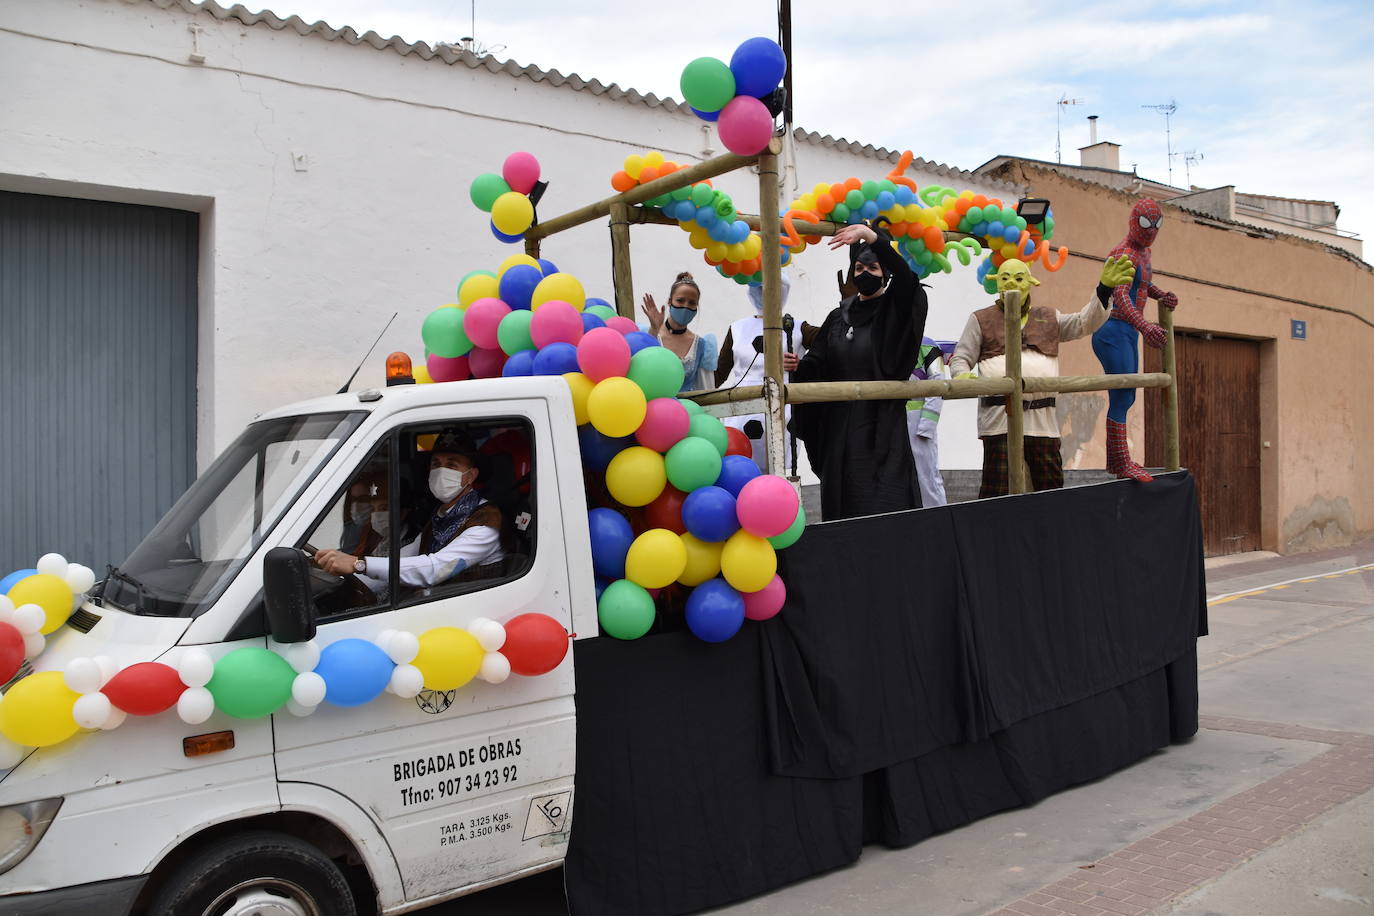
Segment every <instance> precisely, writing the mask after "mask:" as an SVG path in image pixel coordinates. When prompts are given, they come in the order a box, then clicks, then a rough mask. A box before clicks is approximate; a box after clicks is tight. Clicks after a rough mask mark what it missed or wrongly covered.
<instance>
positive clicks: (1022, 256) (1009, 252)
mask: <svg viewBox="0 0 1374 916" xmlns="http://www.w3.org/2000/svg"><path fill="white" fill-rule="evenodd" d="M922 194H923V195H926V194H929V200H930V201H931V202H932V203H933V206H934V207H935V208H937V209H938V210H939V214H938V221H939V222H940V223H942V224H944V225H946V226H948V227H949V228H950V229H952V230H954V231H956V232H964V233H968V234H969V235H972V236H976V237H978V238H981V239H983V241H984V242H985V243H986V246H987V247H988V248H989V249H990V252H991V253H990V254H989V255H988V257H987V259H986V260H984V261H983V262H982V263H981V264H979V265H978V282H979V283H981V284H982V285H983V289H984V290H986V291H987V292H989V293H996V292H997V281H996V280H994V279H992V276H991V274H994V273H996V272H997V268H998V267H1000V266H1002V262H1003V261H1005V260H1007V259H1008V258H1017V259H1018V260H1021V261H1024V262H1026V263H1027V264H1030V263H1031V262H1033V261H1036V260H1039V261H1040V263H1041V264H1043V265H1044V267H1045V269H1046V270H1047V271H1050V272H1051V273H1053V272H1054V271H1056V270H1059V269H1060V268H1061V267H1063V266H1064V262H1065V261H1067V260H1068V257H1069V250H1068V249H1067V248H1065V247H1063V246H1062V245H1061V246H1060V248H1059V251H1058V252H1057V254H1056V259H1055V260H1053V261H1052V260H1051V259H1050V243H1049V240H1050V238H1051V237H1052V236H1053V235H1054V211H1053V210H1051V209H1049V208H1046V211H1045V216H1044V218H1043V219H1042V220H1041V221H1039V222H1035V223H1031V222H1028V221H1027V220H1026V218H1025V217H1023V216H1021V215H1020V214H1018V213H1017V212H1016V208H1015V207H1008V206H1006V205H1004V204H1003V203H1002V201H1000V200H998V199H997V198H995V197H991V198H990V197H986V196H985V195H982V194H974V193H973V192H972V191H963V192H955V191H954V190H953V189H951V188H938V187H927V188H926V189H925V191H923V192H922ZM963 241H964V242H968V241H969V240H968V239H965V240H963ZM960 261H961V262H962V263H964V264H968V260H967V259H966V258H965V257H964V256H963V255H960ZM942 269H944V270H945V271H946V272H948V269H949V268H948V261H946V262H945V263H944V265H942Z"/></svg>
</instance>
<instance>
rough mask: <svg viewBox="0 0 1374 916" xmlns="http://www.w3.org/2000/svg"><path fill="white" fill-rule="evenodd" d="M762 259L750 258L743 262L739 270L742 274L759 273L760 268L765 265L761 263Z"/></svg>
mask: <svg viewBox="0 0 1374 916" xmlns="http://www.w3.org/2000/svg"><path fill="white" fill-rule="evenodd" d="M762 260H763V259H762V258H750V259H749V260H747V261H744V262H742V263H741V264H740V266H739V272H740V273H742V274H756V273H758V272H759V268H760V267H762V266H763V265H762V263H761V262H762Z"/></svg>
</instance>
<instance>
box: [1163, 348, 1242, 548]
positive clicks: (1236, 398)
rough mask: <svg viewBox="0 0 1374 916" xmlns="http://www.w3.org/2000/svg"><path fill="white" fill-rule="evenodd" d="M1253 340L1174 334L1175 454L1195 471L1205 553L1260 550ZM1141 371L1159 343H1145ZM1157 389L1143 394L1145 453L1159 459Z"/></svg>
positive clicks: (1186, 466)
mask: <svg viewBox="0 0 1374 916" xmlns="http://www.w3.org/2000/svg"><path fill="white" fill-rule="evenodd" d="M1259 347H1260V345H1259V342H1258V341H1254V340H1238V339H1235V338H1229V337H1215V336H1213V337H1210V338H1209V337H1205V336H1195V335H1190V334H1179V335H1178V336H1177V337H1176V353H1177V363H1178V385H1179V398H1178V425H1179V459H1180V462H1181V463H1182V465H1183V466H1184V467H1185V468H1188V469H1189V470H1190V471H1192V473H1193V476H1194V477H1196V478H1197V482H1198V494H1199V499H1200V500H1201V503H1202V536H1203V546H1204V549H1205V550H1206V552H1207V555H1208V556H1218V555H1221V554H1229V553H1241V552H1244V551H1249V550H1259V549H1260V424H1259V365H1260V351H1259ZM1145 352H1146V356H1145V363H1146V368H1147V371H1150V372H1159V371H1161V370H1160V368H1159V366H1160V355H1159V351H1158V350H1154V349H1152V348H1149V347H1147V348H1145ZM1163 403H1164V401H1163V393H1162V392H1160V391H1159V390H1158V389H1152V390H1150V391H1149V392H1148V394H1147V397H1146V398H1145V429H1146V449H1145V454H1146V458H1147V460H1148V463H1149V466H1150V467H1162V466H1163V464H1164V446H1165V441H1164V407H1163Z"/></svg>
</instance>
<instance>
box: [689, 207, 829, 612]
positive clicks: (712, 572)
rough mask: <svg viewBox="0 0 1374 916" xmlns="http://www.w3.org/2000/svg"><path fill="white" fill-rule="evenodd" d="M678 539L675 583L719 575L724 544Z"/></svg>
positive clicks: (702, 579) (698, 581) (704, 579)
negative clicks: (681, 560) (680, 554)
mask: <svg viewBox="0 0 1374 916" xmlns="http://www.w3.org/2000/svg"><path fill="white" fill-rule="evenodd" d="M828 187H829V186H828V185H827V188H828ZM680 538H681V540H682V546H683V547H684V548H685V549H686V551H687V564H686V565H685V566H684V567H683V568H682V575H680V576H678V577H677V581H679V582H681V583H682V584H683V585H690V586H693V587H696V586H698V585H700V584H701V583H703V582H705V581H707V580H708V579H714V578H715V577H716V576H718V575H720V553H721V551H722V550H723V549H724V548H725V544H724V542H720V543H712V542H711V541H703V540H699V539H698V538H696V537H695V536H694V535H692V534H691V533H690V532H689V533H687V534H683V535H680Z"/></svg>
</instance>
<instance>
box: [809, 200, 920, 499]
mask: <svg viewBox="0 0 1374 916" xmlns="http://www.w3.org/2000/svg"><path fill="white" fill-rule="evenodd" d="M842 245H849V246H850V248H849V270H850V282H851V283H852V284H853V285H854V288H855V289H857V290H858V294H857V295H854V296H850V297H848V298H846V299H844V300H842V301H841V302H840V306H839V308H837V309H835V310H834V311H832V312H831V313H830V314H829V315H828V316H827V317H826V319H825V322H824V323H823V324H822V325H821V327H820V330H819V332H818V333H817V334H816V336H815V338H814V342H813V343H812V344H811V349H810V350H809V351H808V352H807V354H806V356H805V358H804V359H802V361H801V363H800V364H799V365H798V366H797V371H796V372H795V373H794V375H793V380H794V381H798V382H836V381H870V380H873V381H877V380H887V381H907V380H908V379H910V378H911V373H912V370H913V369H915V368H916V360H917V358H918V356H919V354H920V349H921V338H922V336H923V335H924V333H925V325H926V311H927V303H926V293H925V289H924V287H922V285H921V284H920V283H919V282H918V281H917V279H916V276H915V275H914V274H913V273H912V272H911V269H910V268H909V267H907V265H906V262H905V261H903V260H902V257H901V255H899V254H897V252H896V251H895V250H894V249H893V248H892V238H891V236H889V235H888V234H887V232H886V231H885V230H884V229H883V228H882V227H881V226H879V227H878V228H877V229H874V228H872V227H870V226H866V225H863V224H858V225H853V226H846V227H845V228H844V229H841V230H840V231H839V232H837V233H836V234H835V237H834V238H833V239H831V241H830V247H831V248H839V247H840V246H842ZM795 417H796V430H797V436H798V438H800V439H801V440H802V441H803V442H804V443H805V444H806V453H807V455H808V457H809V458H810V459H811V467H812V468H813V469H814V470H815V471H816V474H817V476H819V477H820V479H821V514H822V517H823V518H824V519H825V520H826V521H832V520H834V519H841V518H855V517H857V516H861V515H877V514H879V513H882V512H896V511H899V510H902V509H919V508H920V507H921V489H920V483H919V481H918V479H917V477H916V465H915V462H914V461H913V460H912V457H911V446H910V444H909V443H908V441H907V429H906V400H905V399H901V400H891V401H839V402H832V403H819V404H800V405H798V406H797V407H796V409H795Z"/></svg>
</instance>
